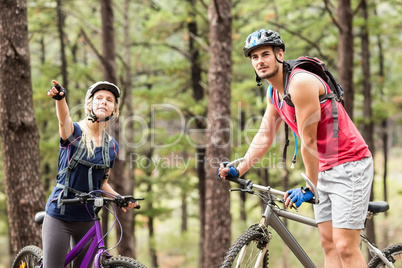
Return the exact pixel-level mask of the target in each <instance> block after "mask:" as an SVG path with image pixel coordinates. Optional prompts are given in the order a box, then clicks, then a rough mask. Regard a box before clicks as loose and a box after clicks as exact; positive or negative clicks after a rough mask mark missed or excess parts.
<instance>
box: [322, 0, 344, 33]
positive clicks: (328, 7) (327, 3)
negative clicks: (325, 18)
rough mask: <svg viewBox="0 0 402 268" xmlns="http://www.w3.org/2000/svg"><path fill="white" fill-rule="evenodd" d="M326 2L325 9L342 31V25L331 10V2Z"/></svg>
mask: <svg viewBox="0 0 402 268" xmlns="http://www.w3.org/2000/svg"><path fill="white" fill-rule="evenodd" d="M324 3H325V10H326V11H328V14H329V16H330V17H331V19H332V21H333V23H334V24H335V26H336V27H337V28H338V29H339V31H342V28H341V26H340V25H339V23H338V21H337V20H336V18H335V16H334V14H333V13H332V11H331V8H330V5H331V3H329V0H324Z"/></svg>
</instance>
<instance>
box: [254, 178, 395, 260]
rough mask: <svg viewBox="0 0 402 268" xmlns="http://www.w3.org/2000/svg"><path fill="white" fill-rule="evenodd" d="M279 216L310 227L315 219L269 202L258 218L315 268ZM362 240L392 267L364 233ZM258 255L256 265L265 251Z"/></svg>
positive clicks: (297, 255)
mask: <svg viewBox="0 0 402 268" xmlns="http://www.w3.org/2000/svg"><path fill="white" fill-rule="evenodd" d="M254 186H256V187H255V188H259V189H260V190H265V191H270V192H272V193H276V194H282V193H283V192H280V191H277V190H274V189H270V188H269V187H258V185H254ZM279 217H283V218H285V219H288V220H292V221H295V222H299V223H302V224H305V225H309V226H312V227H318V225H317V223H316V221H315V220H314V219H312V218H309V217H306V216H303V215H299V214H296V213H294V212H289V211H287V210H283V209H280V208H277V207H274V206H272V205H270V204H268V205H267V206H266V208H265V211H264V213H263V214H262V217H261V220H260V225H263V226H265V227H268V226H271V227H272V229H274V230H275V231H276V232H277V234H278V235H279V236H280V237H281V239H282V240H283V242H285V244H286V245H287V246H288V247H289V249H290V250H291V251H292V252H293V254H294V255H295V256H296V258H297V259H298V260H299V261H300V263H301V264H303V266H304V267H307V268H315V267H316V266H315V264H314V262H313V261H312V260H311V259H310V257H309V256H308V255H307V253H306V252H305V251H304V249H303V248H302V247H301V246H300V244H299V243H298V242H297V240H296V239H295V238H294V236H293V235H292V233H291V232H290V231H289V230H288V229H287V228H286V226H285V225H284V224H283V222H282V221H281V219H280V218H279ZM360 237H361V239H362V241H363V242H364V243H365V244H366V245H367V247H368V249H369V251H370V252H371V254H372V255H373V256H379V257H380V258H381V260H382V261H383V262H384V263H385V264H386V265H387V266H388V267H390V268H394V265H393V264H392V263H391V262H390V261H389V260H387V258H386V257H385V256H384V255H383V254H382V252H381V251H380V250H379V249H378V248H377V247H376V246H375V245H373V244H372V243H371V242H370V241H369V240H368V239H367V238H366V237H365V236H364V235H362V234H361V235H360ZM259 255H260V256H259V257H258V259H259V260H260V261H259V262H257V263H258V265H261V262H262V260H263V258H264V255H265V251H264V252H260V254H259Z"/></svg>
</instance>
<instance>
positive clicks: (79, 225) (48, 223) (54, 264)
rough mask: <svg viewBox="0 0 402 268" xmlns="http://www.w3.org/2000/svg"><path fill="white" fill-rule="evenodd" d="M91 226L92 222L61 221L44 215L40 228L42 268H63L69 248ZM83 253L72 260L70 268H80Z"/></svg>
mask: <svg viewBox="0 0 402 268" xmlns="http://www.w3.org/2000/svg"><path fill="white" fill-rule="evenodd" d="M93 225H94V223H93V221H89V222H72V221H62V220H58V219H55V218H53V217H51V216H49V215H47V214H46V216H45V220H44V222H43V227H42V242H43V265H44V268H63V267H64V261H65V259H66V256H67V252H68V249H69V247H71V248H73V247H74V246H75V244H77V243H78V242H79V241H80V239H81V238H82V237H84V235H85V234H86V233H87V232H88V231H89V229H91V227H92V226H93ZM85 253H86V250H85V251H84V252H83V253H81V254H80V255H79V256H78V257H77V258H76V259H75V260H74V262H73V265H72V268H79V267H80V264H81V262H82V260H83V259H84V256H85Z"/></svg>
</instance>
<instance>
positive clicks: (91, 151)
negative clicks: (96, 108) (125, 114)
mask: <svg viewBox="0 0 402 268" xmlns="http://www.w3.org/2000/svg"><path fill="white" fill-rule="evenodd" d="M91 101H92V97H91V98H89V99H87V100H86V103H85V119H83V120H81V121H79V122H78V125H79V126H80V128H81V141H80V145H83V146H84V148H85V149H86V151H87V157H88V158H91V157H93V156H94V155H95V148H96V140H95V137H96V136H97V135H96V133H94V132H93V131H91V128H90V127H89V124H98V123H93V122H91V121H89V120H88V116H89V115H90V114H91V104H90V103H91ZM88 104H89V106H88ZM118 117H119V103H118V102H117V101H116V99H115V101H114V111H113V115H112V117H111V118H110V120H109V121H116V120H117V118H118ZM104 126H105V127H104V128H103V129H101V130H100V131H102V135H103V131H106V129H107V128H108V126H109V122H108V121H106V122H105V124H104ZM106 134H107V135H109V134H108V133H107V131H106ZM102 146H103V144H102Z"/></svg>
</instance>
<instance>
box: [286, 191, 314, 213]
mask: <svg viewBox="0 0 402 268" xmlns="http://www.w3.org/2000/svg"><path fill="white" fill-rule="evenodd" d="M313 198H314V194H313V193H312V192H311V191H310V189H309V188H308V187H305V188H303V187H301V188H296V189H292V190H288V191H286V194H285V196H284V198H283V199H284V200H285V206H286V207H288V208H292V207H293V204H295V205H296V207H297V208H298V207H300V206H301V204H302V203H303V202H307V201H310V200H311V199H313Z"/></svg>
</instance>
